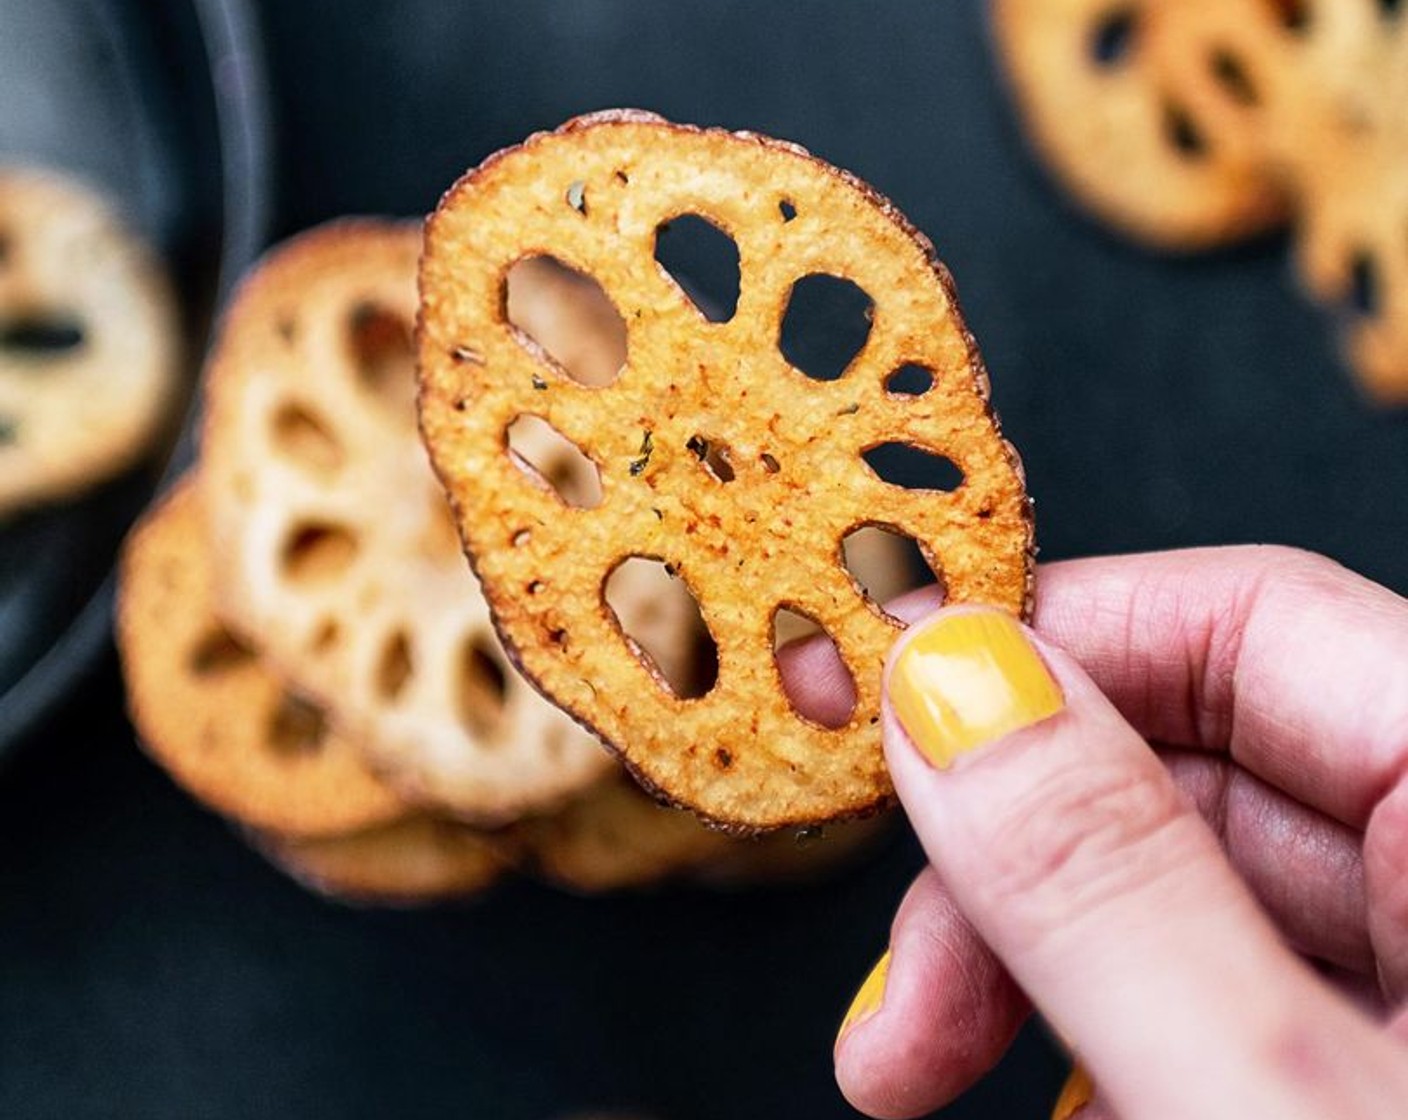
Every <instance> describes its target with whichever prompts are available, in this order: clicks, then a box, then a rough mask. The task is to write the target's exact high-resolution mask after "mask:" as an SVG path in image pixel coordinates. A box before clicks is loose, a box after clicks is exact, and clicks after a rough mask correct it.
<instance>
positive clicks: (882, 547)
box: [841, 525, 936, 606]
mask: <svg viewBox="0 0 1408 1120" xmlns="http://www.w3.org/2000/svg"><path fill="white" fill-rule="evenodd" d="M841 562H842V564H843V566H844V567H845V569H846V571H847V572H848V573H850V577H851V579H853V580H854V581H855V584H856V586H857V587H858V588H859V589H860V590H861V592H862V593H863V594H864V595H865V596H866V597H867V598H869V599H870V601H871V602H872V603H875V604H876V605H877V606H881V605H883V604H885V603H888V602H889V601H890V600H891V599H896V598H898V597H899V596H901V595H903V594H904V593H905V592H906V591H913V590H914V589H915V588H916V587H919V586H920V585H921V584H922V583H924V582H926V580H931V579H934V578H936V573H934V572H932V571H931V570H930V568H929V564H928V562H927V561H926V560H925V559H924V553H923V550H921V549H920V547H919V544H918V542H917V541H915V539H914V538H913V537H911V536H910V535H909V534H908V533H904V532H901V531H900V530H899V529H896V528H894V527H893V526H890V525H860V526H857V527H856V528H854V529H852V530H851V531H850V532H849V533H847V534H846V535H845V536H844V537H842V538H841Z"/></svg>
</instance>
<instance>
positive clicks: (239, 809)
mask: <svg viewBox="0 0 1408 1120" xmlns="http://www.w3.org/2000/svg"><path fill="white" fill-rule="evenodd" d="M201 503H202V499H201V494H200V490H199V488H198V485H197V484H196V483H194V482H193V481H191V480H186V481H183V482H182V483H181V484H180V485H179V486H178V488H177V489H176V490H174V491H172V493H171V494H170V495H169V496H168V497H167V498H166V499H165V500H164V501H163V502H162V503H161V504H160V505H159V506H157V507H156V509H155V510H153V511H152V512H151V513H150V514H148V516H147V518H146V519H145V520H144V521H143V522H142V524H141V525H139V526H138V527H137V528H136V529H135V530H134V531H133V534H132V536H131V538H130V539H129V541H128V543H127V546H126V550H125V552H124V554H123V558H122V567H121V588H120V594H119V597H118V611H117V640H118V648H119V650H120V651H121V654H122V665H123V670H124V672H125V675H126V679H127V696H128V704H129V707H130V709H131V713H132V722H133V723H134V724H135V725H136V728H137V732H138V734H139V735H140V737H141V739H142V742H143V743H144V744H145V746H146V748H147V750H148V751H149V752H150V754H151V755H152V757H153V758H155V759H156V761H157V762H158V763H160V764H161V765H162V766H163V767H164V768H165V769H166V770H167V772H168V773H170V774H171V776H172V777H173V778H174V779H175V780H176V781H177V782H178V783H179V784H180V785H181V786H183V787H185V788H186V789H187V790H188V791H189V792H190V793H192V794H193V795H194V796H195V797H197V798H199V799H200V800H201V801H203V802H204V803H205V804H207V805H209V806H210V807H211V808H212V809H214V810H216V811H217V812H219V813H223V814H225V815H226V816H229V817H234V818H235V819H237V820H239V821H240V822H242V823H244V824H246V825H249V826H251V827H253V828H260V829H274V830H277V831H278V832H281V833H284V834H286V835H289V836H294V835H297V836H324V835H329V834H333V833H343V832H347V831H350V830H353V829H360V828H367V827H370V826H373V825H378V824H384V823H386V822H388V821H390V820H392V819H394V818H397V817H400V816H404V815H405V814H406V812H407V809H406V808H405V806H404V804H403V803H402V801H401V799H400V798H399V797H398V796H397V795H396V794H395V793H394V792H393V791H392V790H391V789H390V788H389V787H387V786H386V785H384V784H383V783H382V782H380V781H378V780H377V779H376V778H375V777H373V776H372V774H371V772H370V771H369V770H368V769H367V767H366V765H365V763H364V762H363V761H362V756H361V753H360V751H359V750H357V749H356V748H354V747H353V746H352V745H351V744H350V743H348V742H347V741H346V740H345V739H343V738H341V737H340V736H338V735H337V734H335V733H333V732H332V731H330V730H329V729H328V726H327V722H326V720H325V718H324V716H323V713H322V712H321V710H319V709H318V708H317V707H315V706H313V705H311V704H309V703H307V702H305V701H303V700H300V699H299V698H298V697H296V696H295V695H294V694H293V693H291V692H290V691H289V690H288V688H287V687H286V686H285V685H284V683H283V682H282V681H281V680H280V679H279V678H278V677H277V676H276V675H275V674H274V673H273V672H272V671H270V670H269V669H268V668H267V667H266V666H265V665H264V664H263V663H262V661H261V660H260V658H259V655H258V653H257V652H256V651H255V650H253V649H251V648H250V647H249V646H248V645H246V644H244V643H242V642H240V641H239V640H237V639H236V638H234V637H233V636H232V635H231V634H230V632H229V631H228V630H226V629H225V627H224V626H222V625H221V624H220V623H219V622H217V621H216V618H215V613H214V604H213V597H212V591H211V560H210V545H209V542H208V541H207V539H206V535H205V520H204V514H203V510H202V508H201Z"/></svg>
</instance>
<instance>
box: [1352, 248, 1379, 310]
mask: <svg viewBox="0 0 1408 1120" xmlns="http://www.w3.org/2000/svg"><path fill="white" fill-rule="evenodd" d="M1379 287H1380V284H1379V266H1378V262H1377V261H1376V260H1375V259H1374V255H1373V254H1372V253H1370V252H1368V251H1367V250H1363V251H1361V252H1359V253H1356V254H1355V256H1354V260H1353V262H1352V263H1351V265H1350V272H1349V309H1350V311H1352V312H1353V313H1354V314H1356V315H1360V316H1363V317H1364V318H1366V319H1372V318H1373V317H1374V316H1376V315H1377V314H1378V313H1379Z"/></svg>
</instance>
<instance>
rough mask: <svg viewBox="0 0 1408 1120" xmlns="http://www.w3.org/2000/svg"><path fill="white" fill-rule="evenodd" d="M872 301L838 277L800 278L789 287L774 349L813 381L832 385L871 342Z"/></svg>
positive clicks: (849, 282)
mask: <svg viewBox="0 0 1408 1120" xmlns="http://www.w3.org/2000/svg"><path fill="white" fill-rule="evenodd" d="M873 310H874V304H873V302H872V301H871V299H870V297H869V296H868V295H866V294H865V292H864V291H863V290H862V289H861V288H860V286H859V285H857V284H855V283H854V282H852V281H850V280H846V279H843V278H842V277H840V276H827V275H824V274H820V273H818V274H814V275H810V276H803V277H802V278H801V279H800V280H798V281H797V282H796V283H795V284H793V285H792V292H791V294H790V295H789V296H788V299H787V311H786V313H785V314H784V315H783V317H782V329H781V332H780V333H779V335H778V346H779V348H780V349H781V350H782V356H783V357H784V358H786V359H787V361H788V363H789V364H790V365H791V366H792V368H793V369H796V370H798V371H799V372H801V373H804V374H806V375H807V376H808V377H810V378H811V379H812V380H813V381H835V380H837V379H838V378H840V377H841V375H842V374H844V373H845V372H846V370H847V369H848V368H849V367H850V365H851V363H852V362H853V361H855V359H856V357H857V356H858V355H859V354H860V352H861V351H862V350H864V349H865V344H866V341H867V340H868V339H869V338H870V328H871V314H872V311H873Z"/></svg>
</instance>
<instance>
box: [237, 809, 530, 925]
mask: <svg viewBox="0 0 1408 1120" xmlns="http://www.w3.org/2000/svg"><path fill="white" fill-rule="evenodd" d="M251 839H252V840H253V843H254V846H255V847H256V848H258V849H259V850H260V851H261V852H263V854H264V855H265V857H267V858H268V859H269V860H270V862H272V863H273V864H275V865H276V866H277V867H279V868H280V869H281V870H283V871H284V872H285V873H286V874H288V875H289V876H290V877H291V878H292V879H294V880H296V881H297V882H299V883H301V884H302V885H303V886H305V887H307V888H308V889H309V890H311V891H314V892H316V893H317V894H321V895H323V896H325V897H327V898H331V899H335V900H337V901H340V902H347V903H361V904H368V905H370V904H379V905H392V906H417V905H429V904H431V903H436V902H444V901H449V900H453V899H461V898H467V897H470V896H472V895H476V894H479V893H481V892H482V891H484V890H486V889H488V888H489V887H490V886H492V885H493V883H494V882H495V881H496V880H498V879H499V877H500V876H501V875H502V874H503V872H504V870H505V869H506V868H507V866H508V864H507V862H506V860H505V858H504V855H503V854H502V852H501V849H500V845H498V844H496V843H495V842H494V841H493V839H491V838H490V837H489V836H487V835H486V834H484V833H481V832H479V831H478V830H476V829H473V828H469V827H467V826H465V825H462V824H457V823H455V822H454V821H447V820H442V819H439V818H436V817H432V816H425V815H418V816H411V817H407V818H405V819H404V820H399V821H393V822H391V823H390V824H385V825H381V826H380V827H376V828H368V829H364V830H362V831H360V832H354V833H350V834H346V835H341V836H320V837H288V836H278V835H275V834H272V833H264V834H256V835H254V836H252V837H251Z"/></svg>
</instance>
